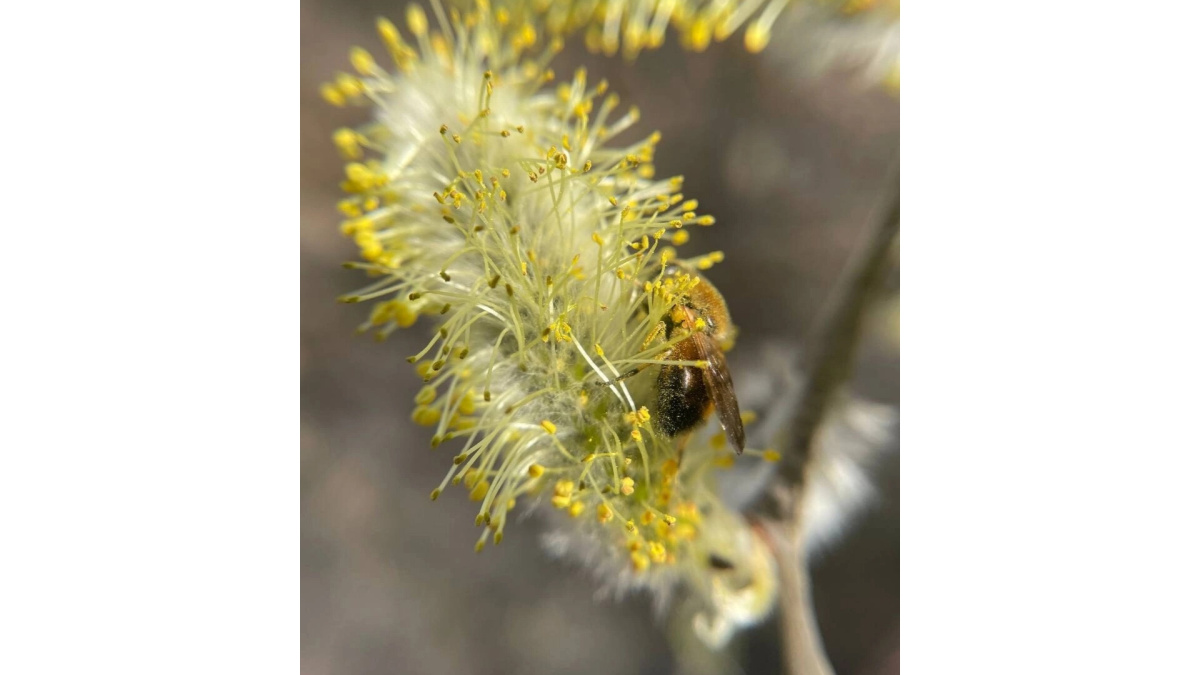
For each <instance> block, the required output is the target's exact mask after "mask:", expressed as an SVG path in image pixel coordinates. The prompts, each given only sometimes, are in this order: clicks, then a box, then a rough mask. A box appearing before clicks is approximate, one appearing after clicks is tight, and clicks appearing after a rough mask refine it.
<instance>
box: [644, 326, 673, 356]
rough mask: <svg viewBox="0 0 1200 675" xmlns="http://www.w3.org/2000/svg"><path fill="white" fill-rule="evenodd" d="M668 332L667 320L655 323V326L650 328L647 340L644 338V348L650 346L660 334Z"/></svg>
mask: <svg viewBox="0 0 1200 675" xmlns="http://www.w3.org/2000/svg"><path fill="white" fill-rule="evenodd" d="M666 332H667V324H666V322H664V321H659V322H658V323H656V324H654V328H652V329H651V330H650V334H649V335H647V336H646V339H645V340H642V349H646V348H647V347H649V346H650V343H651V342H654V340H655V339H656V338H658V337H659V336H662V335H665V334H666Z"/></svg>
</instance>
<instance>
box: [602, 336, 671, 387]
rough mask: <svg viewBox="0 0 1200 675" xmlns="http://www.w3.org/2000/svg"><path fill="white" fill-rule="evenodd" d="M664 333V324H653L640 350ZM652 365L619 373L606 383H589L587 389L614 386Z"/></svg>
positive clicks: (646, 364) (645, 364)
mask: <svg viewBox="0 0 1200 675" xmlns="http://www.w3.org/2000/svg"><path fill="white" fill-rule="evenodd" d="M666 333H667V324H666V322H664V321H659V322H658V323H657V324H655V326H654V328H652V329H650V334H649V335H647V336H646V339H645V340H642V349H646V348H647V347H649V346H650V344H651V343H652V342H654V341H655V340H656V339H659V338H661V337H663V336H665V335H666ZM652 365H654V364H652V363H643V364H641V365H639V366H638V367H637V368H634V369H633V370H631V371H629V372H627V373H621V374H620V375H618V376H616V377H615V378H613V379H611V380H608V381H607V382H605V381H600V382H589V383H588V385H587V386H589V387H604V386H607V385H610V384H615V383H617V382H620V381H622V380H628V379H629V378H631V377H633V376H634V375H637V374H638V373H640V372H642V371H643V370H645V369H646V368H648V367H650V366H652Z"/></svg>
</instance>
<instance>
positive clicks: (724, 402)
mask: <svg viewBox="0 0 1200 675" xmlns="http://www.w3.org/2000/svg"><path fill="white" fill-rule="evenodd" d="M684 274H686V275H688V276H689V277H691V278H692V279H695V280H697V281H698V283H696V284H695V286H694V287H693V288H692V289H691V290H689V291H687V292H686V293H685V294H684V295H683V296H681V297H680V298H679V300H678V301H677V302H676V303H675V305H674V306H672V307H671V308H670V309H669V310H668V311H667V313H666V315H665V316H664V317H663V319H662V321H661V322H660V326H659V327H658V328H657V329H656V330H658V331H662V333H663V334H664V335H665V337H666V339H667V340H668V341H670V340H671V338H672V337H674V336H675V335H676V334H677V333H678V332H679V331H689V330H690V331H691V334H690V335H689V336H688V337H686V338H684V339H683V340H681V341H680V342H677V343H675V344H674V345H673V346H672V347H671V348H670V350H669V351H668V352H667V353H666V354H665V355H664V356H663V359H664V360H666V361H696V362H702V363H704V366H703V367H699V366H684V365H673V364H664V365H663V366H662V370H661V371H659V374H658V414H657V415H655V416H654V419H655V424H656V426H657V427H658V429H659V431H661V432H662V433H663V434H664V435H666V436H667V437H668V438H674V437H676V436H679V435H680V434H683V433H685V432H687V431H690V430H692V429H694V428H695V427H696V426H698V425H699V424H701V423H702V422H703V421H704V420H705V419H707V418H708V416H709V415H710V414H712V411H713V409H714V408H715V409H716V411H717V419H718V420H720V422H721V428H722V429H724V430H725V436H726V438H728V439H729V443H730V445H732V446H733V448H734V450H736V451H737V453H738V454H739V455H740V454H742V450H743V449H744V448H745V446H746V431H745V429H744V428H743V427H742V415H741V412H740V411H739V410H738V401H737V394H735V393H734V391H733V378H732V377H730V375H729V368H728V366H727V365H726V364H725V353H724V351H723V350H722V347H728V345H729V343H731V342H732V340H733V330H734V329H733V323H732V321H731V320H730V318H729V309H728V307H726V305H725V299H724V298H723V297H721V293H720V292H719V291H717V289H716V287H714V286H713V285H712V283H711V282H709V281H708V279H705V278H704V277H703V276H701V275H699V274H697V273H696V272H695V271H694V270H692V269H689V268H687V267H684V266H682V265H680V264H678V263H676V264H672V265H668V266H667V268H666V269H665V270H664V277H670V276H681V275H684ZM697 319H700V320H702V327H701V328H700V329H699V330H697V329H696V328H695V327H696V325H697V323H698V322H697Z"/></svg>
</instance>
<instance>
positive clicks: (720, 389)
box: [695, 335, 746, 455]
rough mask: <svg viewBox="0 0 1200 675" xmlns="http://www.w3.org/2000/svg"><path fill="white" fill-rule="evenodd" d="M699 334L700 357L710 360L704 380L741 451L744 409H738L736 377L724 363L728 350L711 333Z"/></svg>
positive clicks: (725, 424)
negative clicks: (725, 350) (722, 347)
mask: <svg viewBox="0 0 1200 675" xmlns="http://www.w3.org/2000/svg"><path fill="white" fill-rule="evenodd" d="M696 337H697V338H698V339H697V340H696V341H695V342H696V345H697V346H698V347H699V349H700V358H701V359H703V360H704V361H707V362H708V367H706V368H703V369H702V370H703V371H704V384H705V386H707V387H708V391H709V392H710V393H711V394H712V399H713V404H714V405H715V406H716V408H717V418H718V419H720V420H721V428H722V429H724V430H725V436H726V437H727V438H728V439H729V442H730V443H732V444H733V448H734V450H736V451H737V454H739V455H740V454H742V450H743V449H744V448H745V447H746V430H745V429H744V428H743V427H742V413H741V411H740V410H738V402H737V394H735V393H733V378H731V377H730V376H729V368H728V367H727V366H726V365H725V354H724V353H722V352H721V348H720V347H718V346H717V344H716V343H715V342H713V339H712V338H711V337H710V336H708V335H697V336H696Z"/></svg>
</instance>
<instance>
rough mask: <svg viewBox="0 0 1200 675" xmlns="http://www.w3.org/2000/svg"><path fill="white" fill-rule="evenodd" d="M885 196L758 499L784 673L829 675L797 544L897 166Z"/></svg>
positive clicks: (896, 183)
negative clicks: (823, 428)
mask: <svg viewBox="0 0 1200 675" xmlns="http://www.w3.org/2000/svg"><path fill="white" fill-rule="evenodd" d="M889 183H890V185H889V187H890V189H891V191H892V193H893V194H892V197H891V200H890V202H889V203H888V204H887V206H886V208H885V210H884V211H883V213H881V214H880V217H879V218H878V219H877V220H876V224H875V225H874V227H872V229H871V231H870V232H869V234H868V236H867V239H866V241H864V242H863V244H862V246H861V248H860V249H859V250H858V252H857V253H856V255H855V257H854V259H853V260H852V261H851V263H850V264H849V265H848V266H847V267H846V269H845V271H843V273H842V276H841V278H840V279H839V280H838V283H837V286H836V287H835V288H834V291H833V293H832V295H831V296H830V299H829V301H828V303H827V304H826V306H825V308H824V310H823V311H822V312H821V314H820V316H819V317H818V320H817V322H816V324H815V326H816V328H815V329H814V332H813V336H812V339H811V340H810V341H809V343H808V344H809V345H811V348H810V349H809V350H808V354H807V358H806V359H805V361H804V373H805V375H806V376H807V384H806V385H805V391H804V396H803V397H802V398H801V400H800V404H799V407H798V410H797V411H796V416H795V418H794V419H793V420H792V426H791V435H790V439H789V445H790V447H789V451H788V453H787V454H785V455H784V456H783V458H782V460H781V465H780V467H779V471H778V472H777V474H776V477H775V481H776V482H775V489H773V490H771V491H769V492H768V494H767V496H766V499H767V500H768V501H767V502H765V503H763V504H760V506H761V507H762V509H761V510H762V511H763V512H765V513H767V514H769V515H767V516H764V517H762V518H761V520H760V522H761V524H762V526H763V527H762V531H763V532H764V534H765V536H766V539H767V541H768V543H769V544H770V546H771V550H772V552H773V553H774V554H775V561H776V565H777V567H778V569H779V585H780V628H781V631H782V634H783V643H784V649H785V653H784V662H785V663H786V664H787V670H786V672H788V673H790V675H801V674H803V675H831V674H832V673H833V668H832V667H831V666H830V665H829V660H828V658H827V657H826V656H825V650H824V648H823V646H822V644H821V638H820V632H819V630H818V629H817V624H816V617H815V615H814V613H813V607H812V597H811V593H810V584H809V575H808V566H807V564H806V562H805V558H806V552H805V549H804V517H803V516H804V514H803V513H802V510H803V501H804V500H803V496H804V488H805V478H806V476H805V473H806V470H807V467H808V464H809V460H810V458H811V456H812V450H813V447H812V446H813V439H814V438H815V437H816V433H817V430H818V429H819V428H820V425H821V422H822V421H823V420H824V418H825V416H826V415H827V414H828V412H829V409H830V405H831V402H832V401H833V400H834V395H835V393H836V392H837V391H838V390H839V389H840V388H841V387H842V386H843V384H844V383H845V382H846V381H847V380H848V379H849V377H850V374H851V371H852V366H853V356H854V353H855V350H856V347H857V346H858V342H859V338H860V337H861V334H862V326H863V321H864V316H865V314H866V309H867V307H868V306H869V304H870V300H871V299H872V298H873V297H874V296H875V291H877V290H878V289H879V287H880V286H881V283H882V281H883V280H884V278H885V276H886V274H887V272H888V269H889V265H888V261H889V258H890V256H889V254H890V252H891V250H892V246H893V244H894V242H895V241H896V239H897V238H898V237H899V234H900V171H899V164H898V163H897V165H895V166H894V167H893V169H892V172H891V174H890V177H889Z"/></svg>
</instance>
